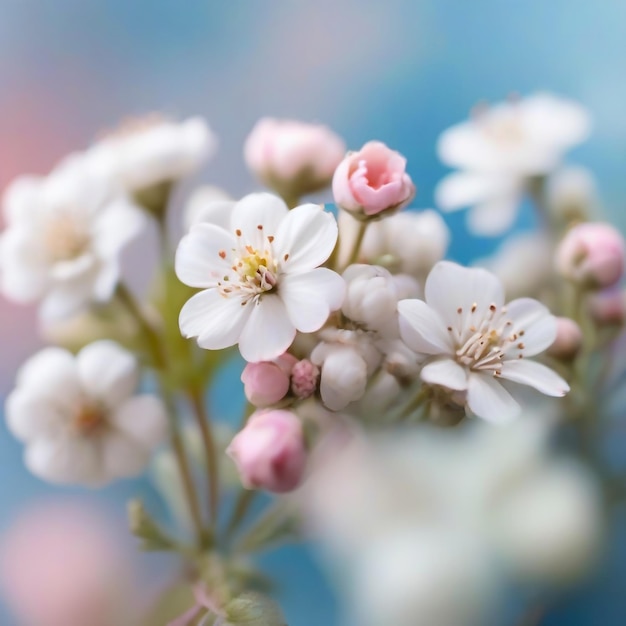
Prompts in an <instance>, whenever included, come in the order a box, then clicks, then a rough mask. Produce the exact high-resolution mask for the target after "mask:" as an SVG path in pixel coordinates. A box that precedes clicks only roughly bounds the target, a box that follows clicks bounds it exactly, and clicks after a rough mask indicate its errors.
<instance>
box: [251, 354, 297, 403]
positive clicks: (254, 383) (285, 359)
mask: <svg viewBox="0 0 626 626" xmlns="http://www.w3.org/2000/svg"><path fill="white" fill-rule="evenodd" d="M297 361H298V359H296V357H295V356H293V355H291V354H289V353H288V352H286V353H285V354H281V355H280V356H279V357H277V358H276V359H274V360H273V361H261V362H259V363H247V364H246V366H245V367H244V369H243V372H242V373H241V382H242V383H243V384H244V391H245V394H246V398H248V401H249V402H250V403H251V404H253V405H254V406H256V407H259V408H264V407H268V406H271V405H272V404H276V403H277V402H279V401H280V400H282V399H283V398H284V397H285V396H286V395H287V393H288V391H289V387H290V382H291V380H290V376H291V370H292V368H293V366H294V365H295V364H296V363H297Z"/></svg>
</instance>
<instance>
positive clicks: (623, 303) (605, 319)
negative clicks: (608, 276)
mask: <svg viewBox="0 0 626 626" xmlns="http://www.w3.org/2000/svg"><path fill="white" fill-rule="evenodd" d="M589 313H590V314H591V317H592V319H593V321H594V322H595V323H596V324H598V325H599V326H622V325H623V324H624V322H626V293H624V291H623V290H621V289H611V290H608V291H601V292H599V293H596V294H593V295H592V296H591V298H589Z"/></svg>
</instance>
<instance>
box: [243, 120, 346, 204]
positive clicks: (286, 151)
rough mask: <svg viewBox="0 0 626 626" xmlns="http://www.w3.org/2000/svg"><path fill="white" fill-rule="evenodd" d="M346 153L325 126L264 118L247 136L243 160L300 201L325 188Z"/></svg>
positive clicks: (257, 172) (337, 137)
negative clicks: (305, 196) (303, 196)
mask: <svg viewBox="0 0 626 626" xmlns="http://www.w3.org/2000/svg"><path fill="white" fill-rule="evenodd" d="M345 151H346V147H345V144H344V142H343V140H342V139H341V138H340V137H339V136H338V135H336V134H335V133H334V132H333V131H332V130H330V129H329V128H327V127H326V126H322V125H320V124H305V123H303V122H296V121H293V120H277V119H272V118H263V119H261V120H259V121H258V122H257V124H256V126H255V127H254V128H253V129H252V132H251V133H250V135H248V138H247V140H246V143H245V146H244V158H245V160H246V163H247V165H248V167H249V168H250V169H251V170H252V172H254V174H255V175H256V176H257V177H258V178H259V179H260V180H262V181H263V182H264V183H265V184H266V185H268V186H269V187H272V188H273V189H275V190H276V191H278V192H279V193H280V194H281V195H283V196H288V197H296V198H297V197H300V196H302V195H304V194H307V193H312V192H314V191H318V190H320V189H323V188H324V187H326V186H327V185H328V184H329V183H330V181H331V179H332V176H333V172H334V171H335V168H336V167H337V165H338V164H339V162H340V161H341V159H342V158H343V156H344V154H345Z"/></svg>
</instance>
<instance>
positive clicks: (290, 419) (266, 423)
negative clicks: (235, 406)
mask: <svg viewBox="0 0 626 626" xmlns="http://www.w3.org/2000/svg"><path fill="white" fill-rule="evenodd" d="M226 452H227V454H228V455H229V456H230V457H231V458H232V459H233V461H235V463H236V465H237V468H238V470H239V475H240V477H241V482H242V483H243V485H244V487H246V488H247V489H265V490H266V491H272V492H274V493H286V492H288V491H292V490H293V489H295V488H296V487H297V486H298V485H299V484H300V482H301V480H302V477H303V475H304V469H305V466H306V460H307V451H306V448H305V445H304V431H303V429H302V422H301V421H300V420H299V419H298V416H297V415H296V414H295V413H292V412H291V411H282V410H273V411H257V412H256V413H253V415H252V416H251V417H250V419H249V420H248V423H247V424H246V425H245V427H244V428H243V430H241V431H240V432H239V433H238V434H237V435H236V436H235V438H234V439H233V440H232V442H231V444H230V446H229V447H228V450H227V451H226Z"/></svg>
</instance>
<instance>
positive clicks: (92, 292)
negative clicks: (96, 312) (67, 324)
mask: <svg viewBox="0 0 626 626" xmlns="http://www.w3.org/2000/svg"><path fill="white" fill-rule="evenodd" d="M4 215H5V218H6V221H7V228H6V230H5V231H4V233H3V234H2V236H1V237H0V269H1V271H2V291H3V292H4V294H5V295H6V297H7V298H10V299H11V300H15V301H17V302H24V303H28V302H35V301H41V308H40V315H41V317H42V318H43V319H45V320H52V319H60V318H64V317H68V316H70V315H72V314H73V313H76V312H78V311H80V310H81V309H85V308H86V307H87V306H88V305H89V303H91V302H94V301H96V302H106V301H107V300H109V299H110V298H111V296H112V294H113V291H114V289H115V287H116V285H117V282H118V280H119V276H120V258H119V257H120V253H121V251H122V249H123V248H124V247H125V246H126V245H127V244H128V243H129V242H130V241H131V240H132V239H134V238H135V237H136V236H137V235H138V234H139V233H140V232H141V231H142V230H143V228H144V227H145V223H146V222H145V217H144V216H143V214H142V212H141V210H140V209H139V208H137V207H136V206H135V205H133V204H132V203H131V202H130V200H129V199H128V198H127V197H126V196H124V195H120V194H119V193H118V192H116V191H115V190H114V188H113V187H111V185H110V183H107V182H104V181H102V180H100V179H98V178H94V177H92V176H91V175H90V174H89V171H88V168H87V167H86V164H85V162H84V160H83V159H81V158H79V157H77V158H76V159H72V161H71V162H68V163H66V164H64V165H62V166H60V167H59V168H57V169H56V170H54V171H53V172H52V173H51V174H50V175H49V176H47V177H46V178H35V177H28V178H20V179H18V180H16V181H15V182H14V183H13V184H12V185H11V186H10V187H9V189H8V190H7V192H6V194H5V197H4Z"/></svg>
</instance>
